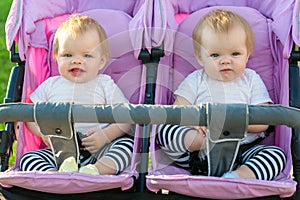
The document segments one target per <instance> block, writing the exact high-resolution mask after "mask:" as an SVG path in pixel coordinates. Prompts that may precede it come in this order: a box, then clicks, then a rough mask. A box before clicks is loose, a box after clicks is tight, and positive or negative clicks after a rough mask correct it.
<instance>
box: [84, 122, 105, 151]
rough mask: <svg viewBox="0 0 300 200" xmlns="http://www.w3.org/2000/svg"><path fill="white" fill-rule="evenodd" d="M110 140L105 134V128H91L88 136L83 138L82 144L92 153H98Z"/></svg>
mask: <svg viewBox="0 0 300 200" xmlns="http://www.w3.org/2000/svg"><path fill="white" fill-rule="evenodd" d="M109 142H110V141H109V140H108V138H107V137H106V136H105V134H104V131H103V129H99V128H95V129H90V130H89V131H88V133H87V137H86V138H83V139H82V145H83V146H84V147H85V149H86V150H88V151H89V152H90V153H96V152H97V151H98V150H99V149H101V148H102V147H103V146H104V145H105V144H107V143H109Z"/></svg>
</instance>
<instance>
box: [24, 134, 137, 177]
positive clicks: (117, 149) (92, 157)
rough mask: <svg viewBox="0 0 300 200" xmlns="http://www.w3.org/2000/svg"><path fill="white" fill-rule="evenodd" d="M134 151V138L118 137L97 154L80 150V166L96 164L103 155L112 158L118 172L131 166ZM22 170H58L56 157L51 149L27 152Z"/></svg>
mask: <svg viewBox="0 0 300 200" xmlns="http://www.w3.org/2000/svg"><path fill="white" fill-rule="evenodd" d="M132 151H133V139H132V138H129V137H122V138H117V139H116V140H114V141H112V142H111V143H109V144H107V145H105V146H104V147H103V148H102V149H101V150H99V151H98V152H97V153H95V154H90V153H88V152H87V151H84V150H82V149H81V150H80V155H79V167H81V166H85V165H87V164H94V163H96V162H97V160H99V159H100V158H102V157H109V158H111V159H112V160H113V161H114V162H115V164H116V166H117V174H118V173H120V172H122V171H124V170H125V169H126V167H128V166H129V164H130V161H131V156H132ZM20 169H21V170H22V171H49V170H58V169H57V166H56V163H55V158H54V155H53V153H52V151H51V150H50V149H39V150H33V151H29V152H27V153H25V154H24V155H23V156H22V158H21V160H20Z"/></svg>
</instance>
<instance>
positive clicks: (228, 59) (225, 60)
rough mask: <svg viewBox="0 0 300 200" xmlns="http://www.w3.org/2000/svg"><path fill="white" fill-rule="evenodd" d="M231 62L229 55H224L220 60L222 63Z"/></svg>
mask: <svg viewBox="0 0 300 200" xmlns="http://www.w3.org/2000/svg"><path fill="white" fill-rule="evenodd" d="M230 62H231V61H230V58H229V57H227V56H224V57H223V58H222V59H221V61H220V63H221V64H222V65H226V64H229V63H230Z"/></svg>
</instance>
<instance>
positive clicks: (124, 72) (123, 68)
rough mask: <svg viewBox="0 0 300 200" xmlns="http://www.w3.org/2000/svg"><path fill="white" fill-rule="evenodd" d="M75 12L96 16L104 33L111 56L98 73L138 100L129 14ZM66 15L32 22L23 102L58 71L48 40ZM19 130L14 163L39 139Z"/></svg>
mask: <svg viewBox="0 0 300 200" xmlns="http://www.w3.org/2000/svg"><path fill="white" fill-rule="evenodd" d="M79 14H81V15H88V16H90V17H92V18H94V19H96V21H98V22H99V23H100V24H101V25H102V27H103V28H104V30H105V31H106V33H107V35H108V42H109V45H110V51H111V52H110V55H111V56H110V60H109V61H108V63H107V64H106V66H105V67H104V68H103V69H102V71H101V73H105V74H108V75H110V76H111V77H112V78H113V79H114V81H115V82H116V84H117V85H118V86H119V87H120V88H121V90H122V91H123V92H124V94H125V96H126V97H127V98H128V99H129V101H130V102H131V103H142V102H143V92H141V91H142V90H143V86H142V85H143V84H142V76H143V67H142V63H141V62H140V61H139V60H138V59H137V58H136V57H135V56H134V50H135V49H134V48H133V47H132V43H131V40H130V30H129V23H130V21H131V19H132V17H131V16H130V15H128V14H127V13H125V12H120V11H116V10H110V9H90V10H87V11H83V12H80V13H79ZM69 17H70V14H68V13H67V14H63V15H59V16H56V17H52V18H45V19H41V20H38V21H36V22H35V23H34V25H35V27H36V28H35V30H34V31H33V32H32V33H31V34H30V39H31V42H30V45H29V46H28V50H27V54H26V71H25V78H24V80H25V81H24V87H23V100H24V101H25V102H30V100H29V95H30V94H31V92H32V91H33V90H34V89H35V88H36V87H37V86H38V85H39V84H40V83H41V82H43V81H44V80H45V79H46V78H48V77H50V76H54V75H57V74H58V70H57V63H56V61H55V60H54V59H53V57H52V40H53V37H54V34H55V31H56V29H57V27H58V26H59V24H60V23H61V22H63V21H65V20H66V19H67V18H69ZM112 17H113V18H114V20H116V23H115V24H113V25H112V23H111V21H110V19H111V18H112ZM131 34H132V33H131ZM120 44H121V45H120ZM128 80H131V81H128ZM23 132H24V134H21V135H20V136H19V138H18V139H19V143H20V144H21V145H18V150H17V160H16V164H18V161H19V158H20V156H21V155H22V154H23V153H25V152H27V151H29V150H32V149H38V148H40V144H41V141H40V140H39V139H38V138H36V137H35V136H33V135H32V134H31V133H29V132H28V131H27V129H26V127H24V131H23Z"/></svg>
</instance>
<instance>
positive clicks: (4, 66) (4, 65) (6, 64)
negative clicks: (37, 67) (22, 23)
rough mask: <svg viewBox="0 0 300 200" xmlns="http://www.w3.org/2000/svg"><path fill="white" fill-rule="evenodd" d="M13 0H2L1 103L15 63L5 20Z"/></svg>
mask: <svg viewBox="0 0 300 200" xmlns="http://www.w3.org/2000/svg"><path fill="white" fill-rule="evenodd" d="M12 1H13V0H0V103H3V100H4V97H5V94H6V87H7V83H8V79H9V74H10V70H11V68H12V67H13V66H14V65H15V64H14V63H12V62H11V61H10V58H9V52H8V51H7V48H6V42H5V22H6V19H7V16H8V13H9V10H10V6H11V4H12ZM3 128H4V124H0V130H1V129H3ZM14 149H15V147H14ZM14 154H15V150H14ZM14 160H15V155H13V156H12V157H11V159H10V165H13V163H14Z"/></svg>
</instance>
